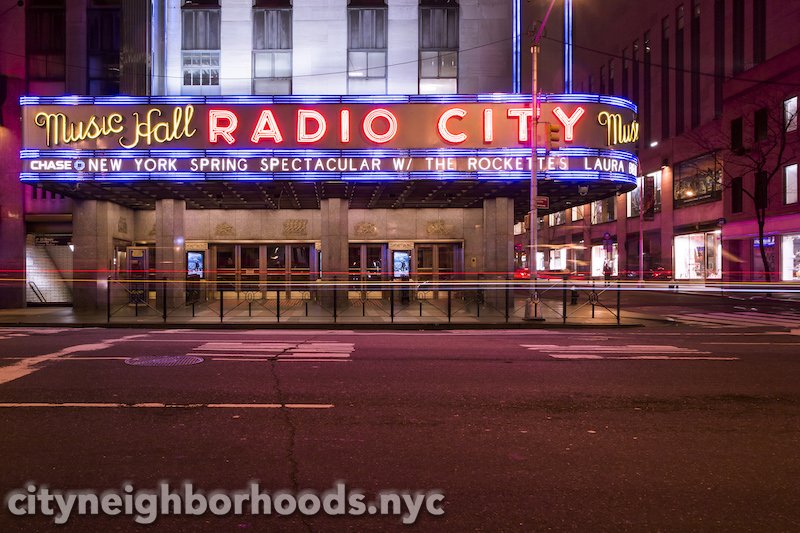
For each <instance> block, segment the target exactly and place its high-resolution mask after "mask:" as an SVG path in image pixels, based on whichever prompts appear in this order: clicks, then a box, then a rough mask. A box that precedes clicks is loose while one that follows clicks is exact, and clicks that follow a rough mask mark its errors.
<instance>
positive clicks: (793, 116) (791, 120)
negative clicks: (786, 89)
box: [783, 96, 797, 132]
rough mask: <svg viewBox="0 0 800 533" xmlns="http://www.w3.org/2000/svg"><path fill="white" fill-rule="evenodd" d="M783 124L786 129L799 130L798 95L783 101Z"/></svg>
mask: <svg viewBox="0 0 800 533" xmlns="http://www.w3.org/2000/svg"><path fill="white" fill-rule="evenodd" d="M783 125H784V128H786V131H787V132H789V131H795V130H797V97H796V96H793V97H791V98H788V99H786V100H784V101H783Z"/></svg>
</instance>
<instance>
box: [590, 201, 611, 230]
mask: <svg viewBox="0 0 800 533" xmlns="http://www.w3.org/2000/svg"><path fill="white" fill-rule="evenodd" d="M591 209H592V224H603V223H605V222H612V221H614V220H616V219H617V197H616V196H612V197H610V198H606V199H604V200H596V201H594V202H592V206H591Z"/></svg>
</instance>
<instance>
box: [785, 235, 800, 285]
mask: <svg viewBox="0 0 800 533" xmlns="http://www.w3.org/2000/svg"><path fill="white" fill-rule="evenodd" d="M781 257H782V258H783V264H782V265H781V279H783V281H800V233H798V234H794V235H784V236H783V242H782V244H781Z"/></svg>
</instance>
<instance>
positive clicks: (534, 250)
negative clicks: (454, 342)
mask: <svg viewBox="0 0 800 533" xmlns="http://www.w3.org/2000/svg"><path fill="white" fill-rule="evenodd" d="M555 3H556V0H551V1H550V6H549V7H548V8H547V13H545V15H544V19H543V20H542V22H541V24H539V27H538V28H537V29H536V33H535V34H534V36H533V46H531V55H532V59H533V68H532V69H531V70H532V76H533V80H532V81H533V83H532V86H531V110H532V117H531V158H532V159H531V198H530V201H531V214H530V228H529V229H528V232H529V235H530V251H529V252H528V272H529V273H530V277H531V280H530V281H531V287H530V296H529V298H528V301H527V302H526V304H525V319H526V320H541V319H542V316H541V310H540V308H539V294H538V291H537V290H536V278H537V277H538V276H539V273H538V265H537V264H536V256H537V255H538V251H539V241H538V239H539V234H538V231H539V209H538V208H537V206H536V197H537V196H538V195H539V190H538V189H539V187H538V181H537V176H536V174H537V170H538V167H539V157H538V155H537V148H538V139H537V138H536V135H537V133H538V131H539V101H538V92H539V42H540V41H541V39H542V32H543V31H544V27H545V25H546V24H547V19H548V18H550V12H551V11H552V10H553V5H555Z"/></svg>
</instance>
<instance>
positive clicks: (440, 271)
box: [118, 243, 464, 291]
mask: <svg viewBox="0 0 800 533" xmlns="http://www.w3.org/2000/svg"><path fill="white" fill-rule="evenodd" d="M393 253H394V251H393V250H389V246H388V244H387V243H352V244H350V246H349V249H348V271H347V275H348V279H349V280H350V281H352V282H358V283H363V282H375V281H388V280H391V279H393V278H394V277H395V270H394V266H393V262H392V256H393ZM407 255H408V258H409V262H410V264H409V265H408V270H409V272H408V275H410V278H411V279H413V280H415V281H421V282H429V281H447V280H451V279H456V278H457V276H458V274H459V273H461V272H463V270H464V268H463V265H464V257H463V255H464V254H463V246H462V244H461V243H419V244H414V247H413V250H408V251H407ZM118 259H119V260H120V261H119V263H122V261H123V260H126V261H125V262H126V263H127V270H128V274H129V279H143V280H145V279H151V280H155V279H157V278H160V277H162V276H160V275H159V274H158V273H157V272H155V269H154V267H155V260H154V249H152V248H150V247H143V246H140V247H129V248H128V249H127V250H126V253H125V254H124V255H123V254H120V257H119V258H118ZM325 272H326V269H325V264H324V254H322V253H320V252H319V251H317V250H316V247H315V246H314V244H313V243H247V244H236V243H218V244H216V243H215V244H210V245H209V247H208V249H207V250H204V251H189V252H187V277H188V278H189V279H191V280H207V281H210V282H215V283H214V290H215V291H219V290H223V291H261V290H267V288H268V287H269V286H270V285H274V286H276V287H277V286H286V288H287V290H291V285H292V283H298V284H300V283H307V282H309V281H313V280H316V279H320V278H323V277H324V273H325ZM339 274H343V273H339Z"/></svg>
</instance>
